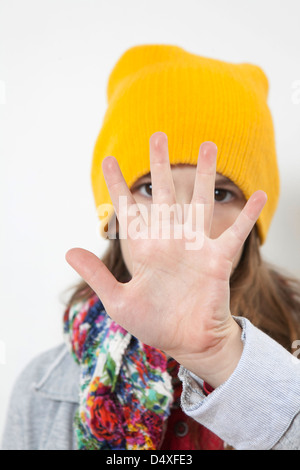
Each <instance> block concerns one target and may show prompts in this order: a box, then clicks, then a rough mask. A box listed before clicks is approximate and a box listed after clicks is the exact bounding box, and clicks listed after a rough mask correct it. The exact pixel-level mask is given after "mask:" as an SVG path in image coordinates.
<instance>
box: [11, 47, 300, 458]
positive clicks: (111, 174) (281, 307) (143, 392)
mask: <svg viewBox="0 0 300 470" xmlns="http://www.w3.org/2000/svg"><path fill="white" fill-rule="evenodd" d="M107 92H108V110H107V113H106V115H105V118H104V122H103V126H102V129H101V132H100V134H99V137H98V139H97V142H96V145H95V151H94V158H93V165H92V184H93V191H94V196H95V202H96V206H97V209H98V214H99V218H100V229H101V233H102V235H103V236H108V238H110V239H109V247H108V250H107V252H106V254H105V255H104V257H103V259H102V260H100V259H99V258H98V257H97V256H95V255H93V254H92V253H90V252H88V251H86V250H83V249H80V248H74V249H71V250H69V251H68V253H67V254H66V259H67V261H68V263H69V264H70V265H71V266H72V267H73V268H74V269H75V270H76V271H77V272H78V273H79V275H80V276H81V277H82V278H83V280H82V281H81V282H80V284H79V285H78V286H77V288H76V290H75V292H74V293H73V294H72V296H71V298H70V300H69V301H68V304H67V308H66V310H65V314H64V335H65V343H66V344H63V345H60V346H59V347H57V348H54V349H52V350H51V351H47V352H46V353H44V354H42V355H40V356H39V357H38V358H36V359H34V360H33V361H32V363H31V364H30V365H29V366H28V367H27V368H26V369H25V371H24V372H23V373H22V374H21V376H20V377H19V379H18V381H17V383H16V385H15V388H14V391H13V394H12V398H11V405H10V409H9V412H8V417H7V425H6V429H5V432H4V448H13V449H16V448H24V449H29V448H38V449H103V450H105V449H118V450H119V449H136V450H141V449H168V450H171V449H187V450H192V449H223V448H235V449H300V414H299V409H300V393H299V386H300V365H299V362H300V361H299V360H298V359H297V357H296V355H295V354H291V353H292V352H293V348H294V346H293V345H294V344H295V343H294V342H295V341H296V340H297V339H298V338H300V326H299V316H300V302H299V283H298V281H296V280H293V279H291V278H287V277H286V276H284V275H282V274H280V273H279V272H278V271H277V270H276V269H275V268H274V267H273V266H271V265H269V264H267V263H266V262H264V261H263V260H262V258H261V256H260V251H259V247H260V245H261V244H263V243H264V241H265V239H266V235H267V232H268V229H269V226H270V223H271V219H272V216H273V214H274V211H275V209H276V205H277V200H278V194H279V178H278V170H277V163H276V152H275V144H274V132H273V124H272V118H271V115H270V111H269V108H268V106H267V102H266V101H267V93H268V81H267V78H266V76H265V74H264V72H263V71H262V70H261V69H260V68H259V67H257V66H254V65H251V64H230V63H226V62H221V61H218V60H215V59H208V58H204V57H200V56H197V55H194V54H190V53H188V52H186V51H184V50H183V49H181V48H179V47H176V46H167V45H146V46H137V47H133V48H131V49H129V50H128V51H126V52H125V53H124V54H123V56H122V57H121V58H120V59H119V61H118V62H117V64H116V66H115V67H114V69H113V71H112V73H111V75H110V79H109V82H108V89H107ZM149 142H150V159H149V149H148V144H149ZM199 148H200V150H199ZM109 155H112V156H109ZM153 208H157V209H158V210H157V211H156V212H155V211H153V210H152V209H153ZM163 208H164V210H161V211H160V209H163ZM166 208H169V209H170V208H173V209H174V210H172V211H171V210H166ZM183 208H184V209H185V210H184V211H183ZM105 215H106V217H104V216H105ZM166 228H167V229H168V231H167V232H165V231H164V230H165V229H166ZM114 229H115V230H114ZM152 229H153V230H152ZM183 229H184V230H183ZM166 233H168V236H163V235H165V234H166ZM194 238H195V240H194Z"/></svg>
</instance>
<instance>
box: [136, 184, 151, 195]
mask: <svg viewBox="0 0 300 470" xmlns="http://www.w3.org/2000/svg"><path fill="white" fill-rule="evenodd" d="M133 191H134V192H136V191H138V192H139V193H140V194H141V195H142V196H145V197H152V184H151V182H149V183H143V184H140V185H139V186H137V187H136V188H134V190H133Z"/></svg>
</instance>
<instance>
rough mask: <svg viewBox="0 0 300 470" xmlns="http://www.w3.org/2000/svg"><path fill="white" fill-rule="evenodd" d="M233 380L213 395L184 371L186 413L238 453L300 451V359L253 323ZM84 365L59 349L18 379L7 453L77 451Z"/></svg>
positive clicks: (246, 325)
mask: <svg viewBox="0 0 300 470" xmlns="http://www.w3.org/2000/svg"><path fill="white" fill-rule="evenodd" d="M235 320H236V321H237V322H238V323H239V324H240V325H241V327H242V340H243V342H244V350H243V354H242V357H241V359H240V361H239V364H238V366H237V367H236V369H235V371H234V372H233V374H232V375H231V377H230V378H229V379H228V380H227V381H226V382H225V383H224V384H222V385H221V386H220V387H218V388H217V389H216V390H214V391H213V392H212V393H211V394H210V395H208V396H205V395H204V394H203V389H202V385H203V381H202V380H201V379H200V378H198V377H196V376H194V375H193V374H191V373H190V372H189V371H187V370H186V369H184V368H182V367H181V369H180V371H179V377H180V379H181V380H182V383H183V392H182V396H181V402H182V408H183V410H184V412H185V413H186V414H188V415H189V416H191V417H193V418H194V419H195V420H197V421H199V422H200V423H201V424H203V425H204V426H206V427H208V428H209V429H211V430H212V431H213V432H214V433H215V434H217V435H218V436H219V437H221V438H222V439H224V441H226V442H227V443H228V444H230V445H232V446H233V447H234V448H236V449H242V450H243V449H245V450H246V449H253V450H255V449H258V450H268V449H279V450H300V361H299V360H298V359H297V358H296V357H295V356H293V355H292V354H289V353H288V352H287V351H286V350H285V349H284V348H282V347H281V346H280V345H279V344H278V343H276V342H275V341H273V340H272V339H271V338H270V337H269V336H267V335H265V334H264V333H262V332H261V331H260V330H259V329H257V328H256V327H254V326H253V325H252V324H251V323H250V322H249V321H248V320H246V319H243V318H238V317H235ZM79 374H80V367H79V366H78V365H77V364H76V363H75V361H74V359H73V358H72V356H71V355H70V353H69V351H68V350H67V347H66V346H65V345H64V344H61V345H59V346H57V347H55V348H52V349H51V350H49V351H46V352H45V353H42V354H40V355H39V356H37V357H36V358H34V359H33V360H32V361H31V362H30V363H29V365H28V366H27V367H25V369H24V370H23V371H22V372H21V374H20V375H19V377H18V378H17V380H16V382H15V385H14V388H13V391H12V394H11V399H10V404H9V408H8V411H7V418H6V425H5V429H4V433H3V437H2V449H3V450H5V449H13V450H17V449H26V450H27V449H39V450H46V449H50V450H56V449H58V450H59V449H61V450H72V449H76V436H75V433H74V428H73V419H74V414H75V411H76V409H77V407H78V390H79Z"/></svg>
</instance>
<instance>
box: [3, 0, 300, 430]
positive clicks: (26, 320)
mask: <svg viewBox="0 0 300 470" xmlns="http://www.w3.org/2000/svg"><path fill="white" fill-rule="evenodd" d="M299 21H300V2H299V0H285V1H282V0H251V1H250V0H248V1H240V0H226V1H224V0H210V1H204V0H185V1H182V0H179V1H178V0H159V1H157V0H149V1H145V0H126V1H124V0H106V1H100V0H97V1H96V0H94V1H93V0H85V1H83V0H26V1H24V0H2V1H0V67H1V68H0V100H1V104H0V117H1V136H0V152H1V168H0V178H1V181H0V188H1V232H0V233H1V235H0V236H1V241H0V250H1V282H0V296H1V297H0V300H1V309H0V384H1V387H0V436H1V433H2V430H3V425H4V418H5V413H6V407H7V404H8V399H9V394H10V391H11V388H12V385H13V383H14V381H15V379H16V377H17V376H18V374H19V373H20V371H21V370H22V369H23V368H24V366H25V365H26V364H27V363H28V362H29V361H30V360H31V359H32V358H33V357H34V356H36V355H37V354H39V353H40V352H42V351H45V350H46V349H48V348H50V347H53V346H55V345H57V344H59V343H60V342H61V341H62V315H63V309H64V306H63V303H62V301H61V297H62V293H63V291H64V289H65V288H66V287H68V286H70V285H71V284H72V283H74V282H75V281H77V280H78V277H77V274H76V273H75V272H74V271H73V270H72V269H71V268H70V267H69V265H68V264H67V263H66V261H65V258H64V255H65V252H66V251H67V250H68V249H69V248H71V247H73V246H81V247H84V248H87V249H89V250H91V251H93V252H95V253H97V254H98V255H101V253H103V251H104V249H105V248H106V242H105V241H103V240H102V241H101V240H100V239H99V237H98V235H97V217H96V212H95V208H94V201H93V198H92V192H91V185H90V165H91V155H92V151H93V146H94V143H95V140H96V137H97V134H98V132H99V129H100V127H101V123H102V118H103V115H104V112H105V106H106V101H105V100H106V83H107V79H108V76H109V73H110V71H111V69H112V67H113V65H114V64H115V62H116V61H117V60H118V58H119V56H120V55H121V54H122V53H123V52H124V51H125V50H126V49H127V48H129V47H131V46H134V45H137V44H146V43H161V44H176V45H179V46H181V47H183V48H185V49H187V50H188V51H190V52H192V53H196V54H199V55H203V56H208V57H212V58H216V59H221V60H226V61H232V62H252V63H255V64H258V65H260V66H261V67H262V68H263V69H264V71H265V73H266V74H267V76H268V79H269V82H270V93H269V105H270V108H271V111H272V114H273V119H274V125H275V132H276V145H277V152H278V160H279V168H280V172H281V199H280V204H279V207H278V210H277V213H276V215H275V218H274V219H273V223H272V226H271V229H270V232H269V236H268V240H267V242H266V244H265V246H264V247H263V254H264V256H265V258H267V259H268V260H271V261H273V262H274V263H276V264H277V265H279V266H281V267H282V269H284V270H285V271H287V272H289V273H292V274H296V275H297V276H300V250H299V239H300V28H299ZM293 86H294V87H296V88H293ZM297 90H298V91H297Z"/></svg>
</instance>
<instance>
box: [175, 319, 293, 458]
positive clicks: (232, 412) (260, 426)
mask: <svg viewBox="0 0 300 470" xmlns="http://www.w3.org/2000/svg"><path fill="white" fill-rule="evenodd" d="M234 318H235V321H237V323H238V324H239V325H240V326H241V328H242V341H243V344H244V348H243V353H242V356H241V359H240V361H239V363H238V365H237V367H236V369H235V371H234V372H233V374H232V375H231V376H230V377H229V379H228V380H227V381H226V382H225V383H223V384H222V385H220V386H219V387H217V388H216V389H215V390H214V391H213V392H212V393H210V394H209V395H206V394H204V391H203V380H202V379H201V378H199V377H197V376H195V375H194V374H193V373H191V372H190V371H188V370H186V369H185V368H183V367H181V368H180V371H179V377H180V379H181V381H182V385H183V391H182V396H181V405H182V409H183V411H184V412H185V413H186V414H187V415H189V416H191V417H192V418H194V419H195V420H196V421H198V422H199V423H201V424H203V425H204V426H205V427H207V428H209V429H210V430H211V431H212V432H214V433H215V434H217V435H218V436H219V437H220V438H221V439H223V440H224V441H225V442H227V443H228V444H229V445H231V446H233V447H234V448H235V449H237V450H247V449H249V450H250V449H251V450H269V449H278V450H279V449H281V450H283V449H284V450H300V360H299V359H297V358H296V357H295V356H294V355H292V354H290V353H289V352H288V351H286V349H284V348H283V347H282V346H281V345H279V344H278V343H277V342H276V341H274V340H273V339H271V338H270V337H269V336H268V335H266V334H265V333H263V332H262V331H261V330H259V329H258V328H256V327H255V326H253V325H252V324H251V323H250V321H249V320H247V319H245V318H242V317H234Z"/></svg>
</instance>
